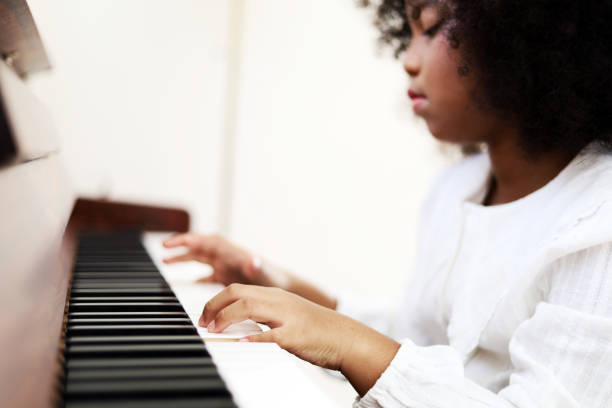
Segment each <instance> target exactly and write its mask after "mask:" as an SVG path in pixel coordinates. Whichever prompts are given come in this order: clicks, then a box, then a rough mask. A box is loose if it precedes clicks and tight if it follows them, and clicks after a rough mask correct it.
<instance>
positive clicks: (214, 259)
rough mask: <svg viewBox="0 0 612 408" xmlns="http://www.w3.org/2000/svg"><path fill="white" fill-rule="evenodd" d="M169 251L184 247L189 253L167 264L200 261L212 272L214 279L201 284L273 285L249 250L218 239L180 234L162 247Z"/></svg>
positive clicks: (214, 236) (210, 277)
mask: <svg viewBox="0 0 612 408" xmlns="http://www.w3.org/2000/svg"><path fill="white" fill-rule="evenodd" d="M163 245H164V247H166V248H177V247H185V248H186V249H187V251H186V252H185V253H184V254H182V255H178V256H174V257H170V258H166V259H164V262H165V263H167V264H172V263H177V262H185V261H192V260H195V261H199V262H202V263H205V264H208V265H210V266H211V267H212V268H213V273H212V275H210V276H208V277H207V278H205V279H203V280H201V282H214V283H221V284H223V285H226V286H227V285H230V284H232V283H244V284H249V285H264V286H269V285H270V282H268V279H266V277H265V276H264V275H263V274H262V271H261V268H259V267H257V265H255V261H254V260H255V258H254V257H253V256H252V255H251V254H250V253H249V252H248V251H246V250H244V249H242V248H240V247H238V246H236V245H234V244H233V243H231V242H230V241H228V240H227V239H225V238H223V237H221V236H218V235H196V234H192V233H187V234H179V235H175V236H173V237H170V238H168V239H167V240H165V241H164V243H163Z"/></svg>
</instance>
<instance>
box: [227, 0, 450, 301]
mask: <svg viewBox="0 0 612 408" xmlns="http://www.w3.org/2000/svg"><path fill="white" fill-rule="evenodd" d="M246 16H247V19H246V24H245V27H244V30H245V33H244V39H245V40H244V41H245V43H244V50H245V52H244V55H243V64H242V82H241V87H240V90H241V94H240V99H239V100H240V104H239V119H240V120H239V122H238V126H239V129H238V142H237V146H238V150H237V158H236V165H237V166H236V185H235V190H234V202H233V218H232V221H233V223H232V227H231V236H232V237H233V238H235V239H237V240H238V241H240V242H242V243H244V244H246V245H247V246H249V247H250V248H253V249H255V250H257V251H260V252H261V253H262V254H264V255H266V256H268V257H270V258H272V259H274V260H277V261H278V262H280V263H283V264H285V265H287V266H289V267H292V268H294V269H295V270H296V271H298V272H299V273H301V274H303V275H305V276H309V277H310V278H311V279H313V280H315V281H318V282H319V283H321V284H324V285H326V286H328V287H330V288H331V289H337V288H339V287H347V288H349V289H351V290H352V291H354V292H357V293H365V294H379V295H382V296H389V297H391V298H393V297H396V296H398V294H399V292H400V291H401V289H402V283H403V282H404V280H405V279H406V278H407V276H408V274H409V271H410V268H411V264H412V260H413V248H414V245H415V237H414V231H415V228H416V214H417V211H418V208H419V205H420V201H421V198H422V196H423V195H424V192H425V190H426V187H427V185H428V183H429V181H430V179H431V177H432V175H433V173H434V172H435V171H436V170H437V169H438V168H439V167H440V164H441V162H442V159H441V158H440V155H439V153H438V150H437V147H436V146H435V145H434V143H433V141H432V139H431V137H430V136H429V135H428V133H427V132H426V131H425V129H424V127H423V126H422V125H420V124H418V123H417V122H416V121H415V120H414V119H413V117H412V113H411V111H410V104H409V100H408V98H407V96H406V91H407V88H408V85H407V84H408V81H407V77H406V75H405V74H404V72H403V70H402V67H401V63H400V62H399V61H396V60H393V59H392V58H390V57H385V58H376V56H375V54H376V46H375V39H376V37H377V33H376V32H375V30H374V29H373V28H372V26H371V24H370V20H369V18H370V17H369V14H368V13H366V12H365V11H364V10H360V9H358V8H356V7H355V5H354V2H353V1H351V0H333V1H330V0H310V1H287V0H253V1H248V2H247V8H246Z"/></svg>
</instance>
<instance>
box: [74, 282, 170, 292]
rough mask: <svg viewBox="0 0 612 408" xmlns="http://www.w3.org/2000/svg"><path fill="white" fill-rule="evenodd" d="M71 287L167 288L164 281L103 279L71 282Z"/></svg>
mask: <svg viewBox="0 0 612 408" xmlns="http://www.w3.org/2000/svg"><path fill="white" fill-rule="evenodd" d="M72 288H73V289H106V290H112V289H148V288H152V289H169V286H168V285H167V284H166V282H163V281H162V282H157V281H153V282H116V281H114V282H104V281H88V282H83V281H81V282H73V283H72Z"/></svg>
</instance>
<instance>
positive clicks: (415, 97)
mask: <svg viewBox="0 0 612 408" xmlns="http://www.w3.org/2000/svg"><path fill="white" fill-rule="evenodd" d="M408 97H409V98H410V99H411V100H412V110H413V111H414V112H415V113H417V114H418V113H419V112H421V111H422V110H423V108H425V106H426V105H427V97H426V96H425V94H423V93H421V92H419V91H416V90H413V89H409V90H408Z"/></svg>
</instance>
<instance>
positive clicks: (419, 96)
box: [408, 89, 426, 101]
mask: <svg viewBox="0 0 612 408" xmlns="http://www.w3.org/2000/svg"><path fill="white" fill-rule="evenodd" d="M408 97H409V98H410V99H412V100H413V101H414V100H415V99H426V98H425V95H424V94H423V93H420V92H417V91H414V90H412V89H409V90H408Z"/></svg>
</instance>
